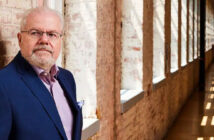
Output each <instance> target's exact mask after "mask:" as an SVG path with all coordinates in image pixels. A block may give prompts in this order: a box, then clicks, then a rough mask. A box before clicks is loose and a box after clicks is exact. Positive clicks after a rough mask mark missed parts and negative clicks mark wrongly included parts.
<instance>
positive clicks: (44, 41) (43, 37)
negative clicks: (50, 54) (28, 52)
mask: <svg viewBox="0 0 214 140" xmlns="http://www.w3.org/2000/svg"><path fill="white" fill-rule="evenodd" d="M39 43H42V44H48V43H49V38H48V36H47V34H46V33H43V34H42V35H41V37H40V38H39Z"/></svg>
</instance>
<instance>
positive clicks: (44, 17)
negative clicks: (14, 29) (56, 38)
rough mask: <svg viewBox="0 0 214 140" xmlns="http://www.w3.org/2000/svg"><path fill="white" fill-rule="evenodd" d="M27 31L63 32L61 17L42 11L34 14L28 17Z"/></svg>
mask: <svg viewBox="0 0 214 140" xmlns="http://www.w3.org/2000/svg"><path fill="white" fill-rule="evenodd" d="M25 28H26V29H32V28H34V29H41V30H45V31H49V30H55V31H60V30H61V22H60V18H59V16H57V15H56V14H55V13H53V12H49V11H40V12H32V13H30V14H29V15H28V16H27V19H26V26H25Z"/></svg>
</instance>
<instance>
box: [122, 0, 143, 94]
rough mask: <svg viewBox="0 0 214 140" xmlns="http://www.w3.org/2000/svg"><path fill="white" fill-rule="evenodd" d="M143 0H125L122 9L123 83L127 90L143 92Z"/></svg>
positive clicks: (123, 87)
mask: <svg viewBox="0 0 214 140" xmlns="http://www.w3.org/2000/svg"><path fill="white" fill-rule="evenodd" d="M142 20H143V0H139V1H136V0H124V1H123V9H122V24H123V26H122V83H121V88H122V89H126V90H128V89H129V90H130V89H132V90H142V87H143V85H142V81H143V80H142V75H143V74H142V71H143V65H142V58H143V56H142V54H143V53H142V46H143V43H142V42H143V37H142V23H143V22H142Z"/></svg>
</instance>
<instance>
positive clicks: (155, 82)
mask: <svg viewBox="0 0 214 140" xmlns="http://www.w3.org/2000/svg"><path fill="white" fill-rule="evenodd" d="M165 81H166V77H165V76H160V77H157V78H155V80H154V79H153V86H152V87H153V88H152V90H153V91H155V90H156V89H158V88H159V87H162V86H163V85H164V84H165Z"/></svg>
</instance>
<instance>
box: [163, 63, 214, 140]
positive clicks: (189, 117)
mask: <svg viewBox="0 0 214 140" xmlns="http://www.w3.org/2000/svg"><path fill="white" fill-rule="evenodd" d="M206 77H207V78H206V91H205V92H198V91H196V92H195V93H194V94H193V95H192V96H191V97H190V98H189V100H188V101H187V103H186V104H185V105H184V107H183V109H182V110H181V112H180V114H179V115H178V117H177V119H176V120H175V122H174V124H173V125H172V127H171V128H170V129H169V131H168V133H167V135H166V137H165V140H214V65H213V66H211V68H210V70H209V72H208V73H207V76H206ZM212 87H213V89H212ZM203 118H204V122H203V123H204V124H202V120H203ZM206 118H207V119H206ZM212 121H213V122H212Z"/></svg>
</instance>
